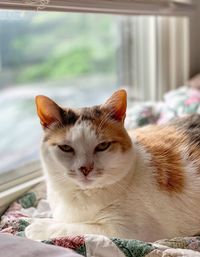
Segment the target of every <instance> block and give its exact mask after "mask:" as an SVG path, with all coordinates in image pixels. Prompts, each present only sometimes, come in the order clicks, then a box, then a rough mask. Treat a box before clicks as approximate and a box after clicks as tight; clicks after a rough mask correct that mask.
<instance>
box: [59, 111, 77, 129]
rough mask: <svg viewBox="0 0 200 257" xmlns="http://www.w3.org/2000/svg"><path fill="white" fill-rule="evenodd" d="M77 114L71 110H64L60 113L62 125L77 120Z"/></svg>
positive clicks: (71, 123) (73, 122) (72, 123)
mask: <svg viewBox="0 0 200 257" xmlns="http://www.w3.org/2000/svg"><path fill="white" fill-rule="evenodd" d="M78 118H79V115H78V114H77V113H75V112H74V111H72V110H70V109H69V110H65V111H64V112H63V114H62V120H63V124H64V125H74V124H75V123H76V121H77V120H78Z"/></svg>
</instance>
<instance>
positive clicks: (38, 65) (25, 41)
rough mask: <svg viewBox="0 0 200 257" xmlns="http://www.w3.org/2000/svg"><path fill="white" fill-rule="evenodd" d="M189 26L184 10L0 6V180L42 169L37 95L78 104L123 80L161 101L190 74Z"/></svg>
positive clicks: (138, 96) (139, 96)
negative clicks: (165, 13)
mask: <svg viewBox="0 0 200 257" xmlns="http://www.w3.org/2000/svg"><path fill="white" fill-rule="evenodd" d="M8 2H10V1H8ZM52 2H53V1H52ZM155 2H156V1H155ZM167 2H168V1H163V6H165V7H166V3H167ZM2 5H3V2H1V1H0V6H2ZM11 5H12V4H11ZM3 7H5V6H3ZM7 7H9V6H8V5H7ZM11 7H13V5H12V6H11ZM154 7H156V6H154ZM154 11H155V10H154ZM118 12H119V10H118ZM188 24H189V18H188V17H184V16H181V17H161V16H134V15H133V16H126V15H111V14H92V13H64V12H63V13H62V12H44V11H42V12H40V11H37V12H32V11H13V10H1V11H0V108H1V126H0V137H1V143H0V160H1V162H0V177H1V180H0V181H1V182H0V186H1V185H2V184H4V183H8V182H10V181H13V180H14V179H16V180H18V181H21V180H20V179H22V180H23V177H26V179H27V180H29V179H31V178H33V177H35V176H38V174H39V172H38V167H39V166H38V160H39V142H40V137H41V132H42V129H41V127H40V124H39V121H38V118H37V116H36V111H35V106H34V97H35V96H36V95H37V94H44V95H47V96H49V97H52V98H53V99H54V100H56V101H57V102H58V103H59V104H60V105H63V106H71V107H73V106H76V107H79V106H88V105H93V104H98V103H102V102H103V101H104V100H105V99H106V98H107V97H108V96H109V95H110V94H111V93H112V92H113V91H114V90H115V89H116V88H118V87H120V86H125V87H127V88H128V89H129V91H130V95H131V96H132V99H134V100H137V101H141V100H159V99H161V97H162V95H163V93H164V92H165V91H167V90H169V89H170V88H174V87H176V86H179V85H180V83H183V82H184V80H185V79H186V78H187V76H188V67H189V66H188V65H189V64H188V63H189V62H188V55H189V47H188V33H189V32H188V31H189V26H188ZM177 31H178V33H179V34H177V33H176V32H177ZM166 42H167V43H166ZM174 53H176V54H177V56H176V55H174ZM182 54H183V55H182ZM169 56H170V58H168V57H169ZM180 56H181V59H180V60H179V59H178V58H179V57H180ZM180 63H181V66H180ZM171 65H172V66H171ZM173 68H174V69H175V70H176V71H177V72H176V74H178V77H175V76H174V77H173V76H169V74H171V73H172V74H174V72H173ZM166 74H167V75H166ZM169 77H172V80H170V79H169ZM166 78H168V79H166ZM24 165H27V166H26V168H25V169H23V168H21V167H23V166H24Z"/></svg>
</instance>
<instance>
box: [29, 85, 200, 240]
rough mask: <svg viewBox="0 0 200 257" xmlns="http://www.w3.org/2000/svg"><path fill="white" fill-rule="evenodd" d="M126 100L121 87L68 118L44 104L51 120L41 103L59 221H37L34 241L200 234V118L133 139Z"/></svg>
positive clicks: (147, 130)
mask: <svg viewBox="0 0 200 257" xmlns="http://www.w3.org/2000/svg"><path fill="white" fill-rule="evenodd" d="M125 98H126V97H125V92H124V91H123V90H121V91H118V92H116V93H115V94H114V95H113V96H112V97H111V98H110V99H109V100H108V102H106V104H104V105H102V106H100V107H93V108H89V109H83V110H77V111H75V112H74V113H71V111H69V110H66V111H65V112H64V115H63V113H61V111H60V110H59V112H57V111H55V110H56V108H58V107H57V106H54V105H53V107H52V103H50V102H48V101H49V100H45V99H42V100H40V101H41V102H42V101H43V102H44V101H47V103H48V108H49V110H50V113H51V114H52V113H53V115H50V114H49V112H48V115H47V113H44V111H43V112H42V111H41V108H42V107H40V106H41V105H42V106H44V105H46V106H45V107H47V103H46V102H45V103H43V102H42V103H41V102H40V103H37V104H38V106H39V107H38V113H39V116H40V119H41V123H42V125H43V126H44V127H46V128H45V137H44V140H43V144H42V148H41V155H42V163H43V167H44V172H45V175H46V181H47V192H48V201H49V203H50V205H51V208H52V212H53V217H54V220H37V221H36V222H35V223H33V224H32V225H31V226H29V227H28V228H27V229H26V234H27V236H28V237H29V238H34V239H46V238H50V237H55V236H63V235H73V234H90V233H91V234H94V233H97V234H104V235H107V236H116V237H122V238H133V239H141V240H146V241H154V240H157V239H161V238H170V237H175V236H190V235H195V234H197V233H199V232H200V208H199V203H200V116H198V115H194V116H192V117H189V118H183V119H180V121H178V122H171V123H169V124H166V125H152V126H147V127H144V128H140V129H137V130H134V131H130V132H129V135H128V134H127V132H126V130H125V129H124V126H123V121H124V117H125V110H126V108H125V107H126V104H125V101H126V100H125ZM49 103H50V105H49ZM49 106H50V107H49ZM52 108H53V109H52ZM45 109H46V110H47V108H45ZM56 115H57V116H56ZM59 115H60V116H59ZM55 116H56V119H55ZM61 116H62V118H61ZM69 117H70V118H69ZM61 119H62V126H61V125H60V124H61ZM55 120H56V121H55ZM56 122H57V125H56ZM46 124H47V125H48V126H47V125H46ZM49 124H50V125H51V126H49ZM52 124H53V125H52ZM47 127H48V128H47ZM63 142H64V144H63ZM66 142H67V145H65V144H66ZM72 142H73V143H72ZM102 142H103V143H102ZM106 142H111V143H109V144H108V143H106ZM68 144H70V147H69V145H68ZM57 146H59V147H61V149H58V148H59V147H57Z"/></svg>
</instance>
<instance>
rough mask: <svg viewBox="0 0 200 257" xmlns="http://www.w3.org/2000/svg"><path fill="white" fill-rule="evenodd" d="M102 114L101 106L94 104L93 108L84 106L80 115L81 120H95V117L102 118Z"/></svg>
mask: <svg viewBox="0 0 200 257" xmlns="http://www.w3.org/2000/svg"><path fill="white" fill-rule="evenodd" d="M101 115H102V111H101V110H100V107H99V106H94V107H92V108H83V110H82V113H81V115H80V120H81V121H84V120H90V121H94V120H95V119H98V118H100V117H101Z"/></svg>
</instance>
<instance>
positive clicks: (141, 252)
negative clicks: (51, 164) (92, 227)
mask: <svg viewBox="0 0 200 257" xmlns="http://www.w3.org/2000/svg"><path fill="white" fill-rule="evenodd" d="M42 188H43V189H44V184H39V185H38V186H36V187H35V188H34V189H32V191H30V192H28V193H26V194H25V195H24V196H22V197H21V198H20V199H19V200H18V201H17V202H14V203H13V204H11V206H10V207H9V209H8V210H7V211H6V212H5V213H4V215H3V216H2V217H1V222H0V233H10V234H13V235H18V236H22V237H25V233H24V230H25V228H26V227H27V226H28V225H29V224H30V223H31V219H32V218H33V217H34V218H38V217H39V218H43V217H50V215H49V206H48V204H47V201H46V200H44V199H42V198H43V197H44V196H45V195H44V190H41V189H42ZM42 243H45V244H51V245H56V246H60V247H64V248H69V249H72V250H74V251H76V252H77V253H79V254H81V255H83V256H87V257H90V256H91V257H92V256H95V257H98V256H101V257H109V256H115V257H162V256H163V257H170V256H171V257H173V256H174V257H175V256H188V257H189V256H190V257H193V256H194V257H195V256H200V236H196V237H177V238H173V239H165V240H159V241H157V242H155V243H148V242H141V241H138V240H125V239H121V238H107V237H105V236H102V235H77V236H65V237H59V238H53V239H49V240H47V241H42Z"/></svg>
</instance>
